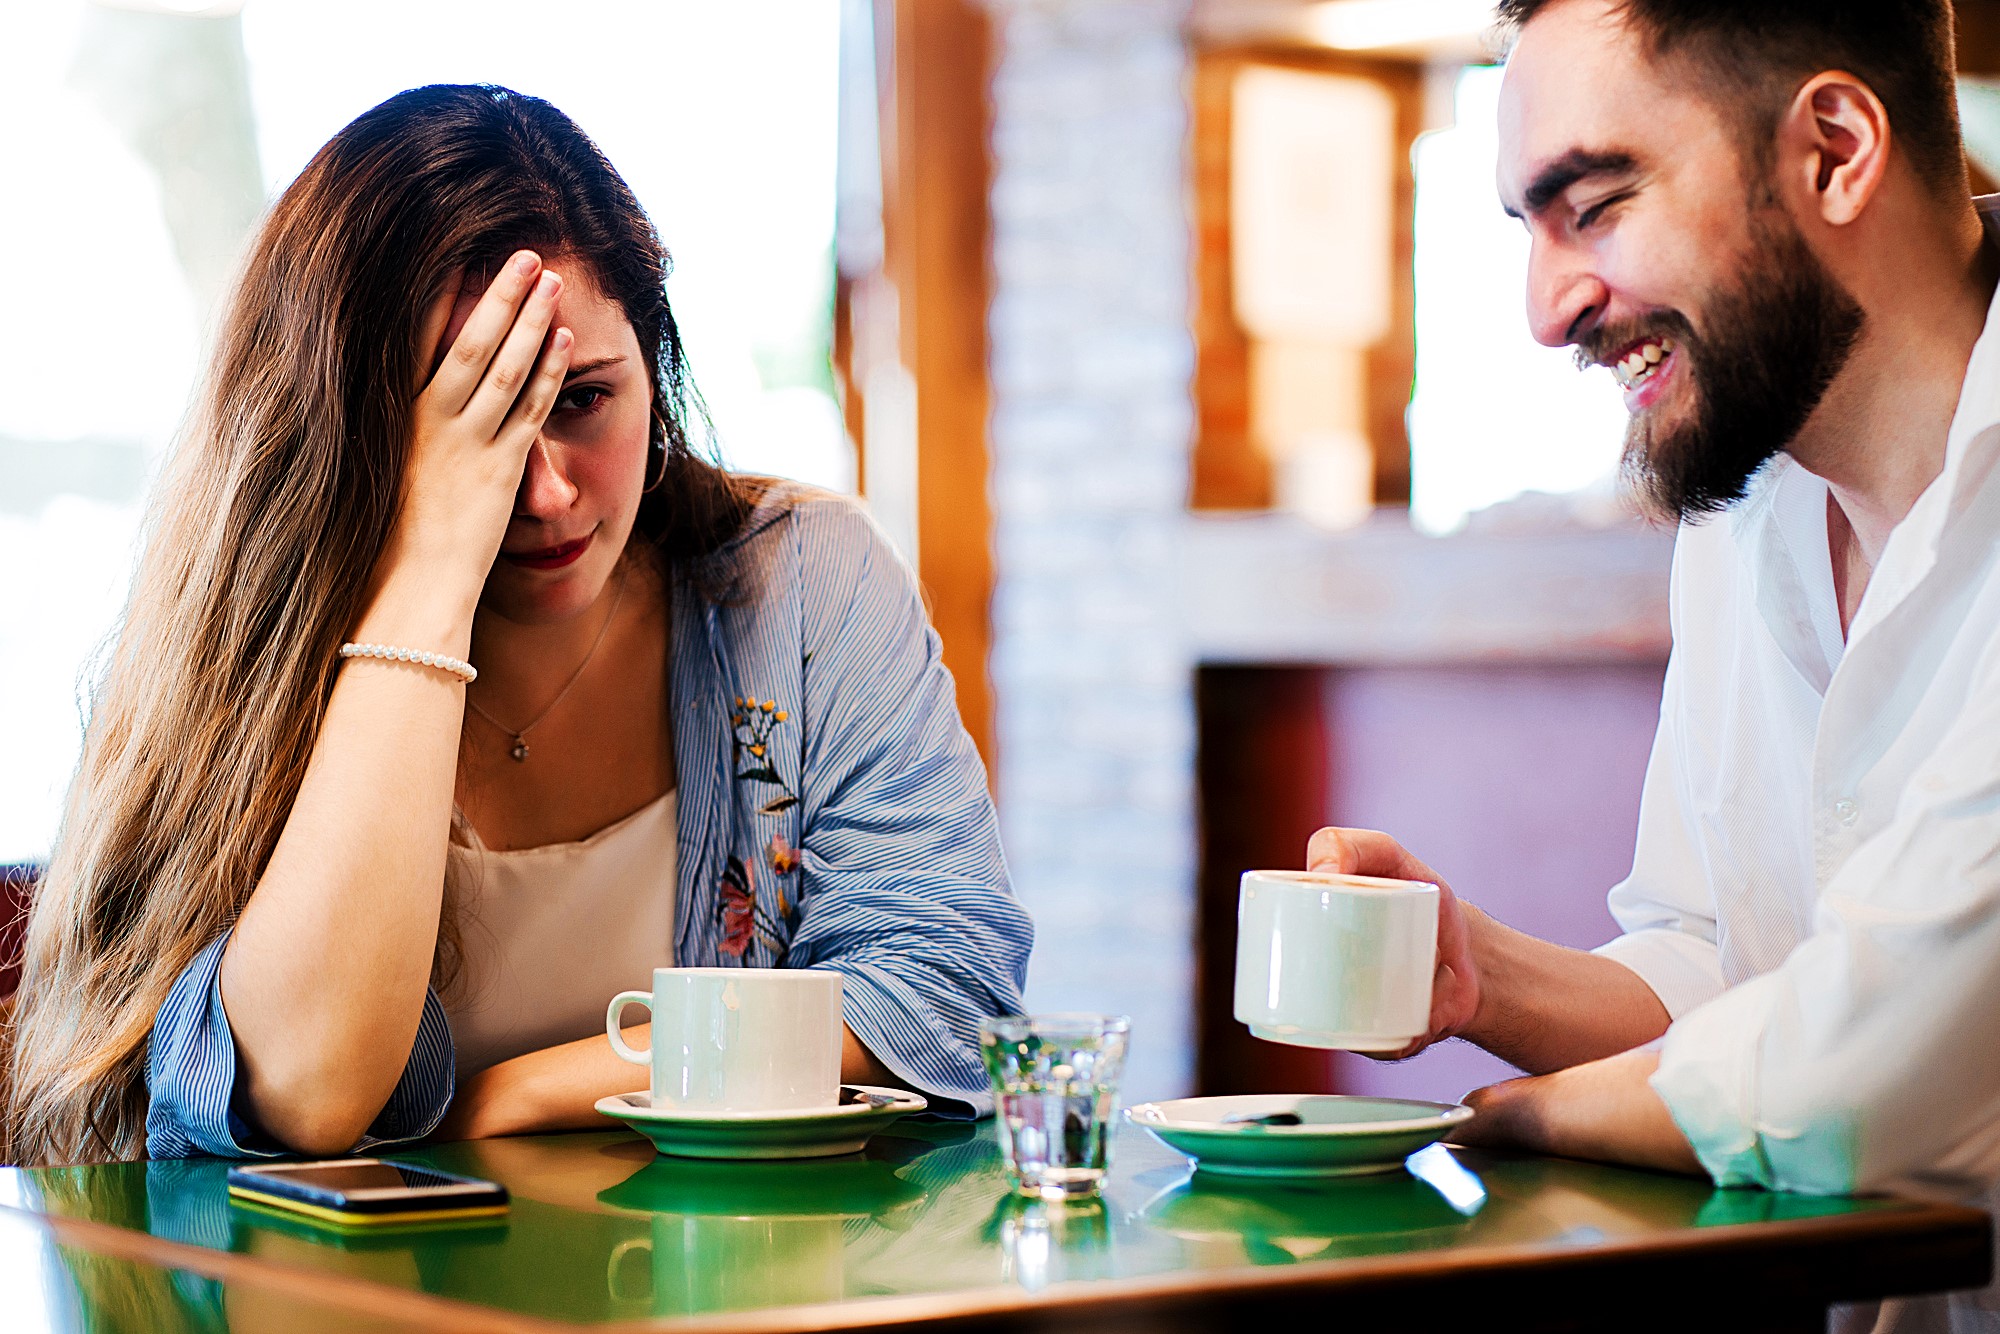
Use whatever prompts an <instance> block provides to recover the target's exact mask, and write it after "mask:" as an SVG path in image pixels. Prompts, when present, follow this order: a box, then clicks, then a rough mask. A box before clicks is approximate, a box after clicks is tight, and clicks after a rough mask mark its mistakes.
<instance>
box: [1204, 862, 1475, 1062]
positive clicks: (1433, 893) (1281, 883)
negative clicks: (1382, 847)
mask: <svg viewBox="0 0 2000 1334" xmlns="http://www.w3.org/2000/svg"><path fill="white" fill-rule="evenodd" d="M1438 897H1439V895H1438V887H1437V886H1436V885H1433V884H1430V883H1428V882H1425V881H1421V880H1381V879H1377V878H1375V877H1373V876H1360V875H1333V874H1329V873H1326V872H1321V871H1246V872H1244V873H1243V885H1242V889H1241V892H1240V895H1239V897H1238V899H1237V906H1236V1017H1237V1019H1238V1020H1240V1021H1241V1022H1243V1023H1245V1024H1248V1025H1249V1026H1250V1031H1251V1033H1253V1034H1255V1035H1256V1036H1257V1037H1260V1038H1266V1039H1268V1040H1270V1041H1272V1042H1289V1043H1292V1044H1294V1045H1296V1046H1301V1047H1332V1048H1338V1049H1340V1050H1343V1051H1400V1050H1401V1049H1402V1048H1404V1047H1407V1046H1408V1045H1409V1044H1410V1043H1412V1042H1414V1041H1415V1040H1416V1039H1418V1038H1420V1037H1422V1036H1423V1035H1424V1033H1425V1032H1427V1031H1428V1030H1429V1028H1430V1017H1431V980H1432V976H1433V974H1434V973H1435V972H1436V971H1437V928H1438Z"/></svg>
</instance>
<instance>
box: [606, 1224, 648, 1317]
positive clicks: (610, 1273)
mask: <svg viewBox="0 0 2000 1334" xmlns="http://www.w3.org/2000/svg"><path fill="white" fill-rule="evenodd" d="M642 1246H643V1247H645V1248H646V1253H647V1254H648V1255H651V1254H652V1252H653V1239H652V1238H651V1237H627V1238H625V1240H623V1241H621V1242H619V1243H618V1244H617V1245H616V1246H613V1247H612V1248H611V1258H610V1259H608V1260H606V1261H605V1263H604V1286H605V1287H606V1288H607V1289H609V1290H610V1293H611V1296H612V1297H613V1298H614V1299H615V1300H617V1301H621V1302H647V1301H651V1300H652V1299H653V1293H652V1286H653V1285H652V1283H651V1282H650V1281H649V1282H648V1283H647V1284H646V1295H645V1296H643V1297H642V1296H639V1295H637V1294H633V1295H630V1296H628V1295H626V1294H625V1293H623V1292H621V1291H619V1289H618V1271H619V1270H620V1269H622V1268H623V1267H624V1265H625V1257H626V1256H628V1255H630V1254H631V1253H632V1252H633V1251H636V1250H638V1249H639V1248H640V1247H642ZM651 1277H652V1276H651V1274H650V1272H649V1273H648V1275H647V1278H648V1279H649V1280H650V1279H651Z"/></svg>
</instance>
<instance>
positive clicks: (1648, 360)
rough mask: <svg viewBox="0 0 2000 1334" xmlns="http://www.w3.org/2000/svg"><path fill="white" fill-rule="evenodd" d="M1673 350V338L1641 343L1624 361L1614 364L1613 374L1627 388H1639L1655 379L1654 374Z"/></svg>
mask: <svg viewBox="0 0 2000 1334" xmlns="http://www.w3.org/2000/svg"><path fill="white" fill-rule="evenodd" d="M1673 350H1674V340H1673V339H1671V338H1656V339H1654V340H1653V341H1652V342H1650V343H1641V344H1640V345H1639V346H1638V347H1635V348H1633V349H1632V350H1631V351H1630V352H1628V353H1626V354H1625V356H1624V358H1623V359H1622V360H1619V361H1614V362H1612V363H1611V373H1612V374H1613V375H1615V376H1617V377H1618V383H1619V384H1620V385H1622V386H1624V387H1625V388H1627V389H1633V388H1637V387H1638V386H1639V385H1642V384H1644V383H1645V382H1646V381H1647V380H1650V379H1651V378H1652V377H1653V372H1654V371H1656V370H1658V369H1659V366H1660V363H1661V362H1663V361H1665V360H1666V359H1667V354H1668V353H1670V352H1672V351H1673Z"/></svg>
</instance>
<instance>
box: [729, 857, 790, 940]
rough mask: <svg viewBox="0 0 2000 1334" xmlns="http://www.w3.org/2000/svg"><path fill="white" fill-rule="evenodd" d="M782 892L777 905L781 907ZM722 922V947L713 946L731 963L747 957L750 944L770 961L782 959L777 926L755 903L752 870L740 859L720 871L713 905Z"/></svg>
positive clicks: (755, 893)
mask: <svg viewBox="0 0 2000 1334" xmlns="http://www.w3.org/2000/svg"><path fill="white" fill-rule="evenodd" d="M782 898H783V895H782V891H781V892H780V902H781V903H782ZM716 910H717V913H718V914H719V915H720V916H721V918H722V943H721V944H720V945H719V946H717V948H718V949H720V950H721V951H722V952H723V953H724V954H727V955H728V956H729V957H730V958H732V959H740V958H742V957H743V956H744V955H745V954H747V953H749V950H750V945H751V943H752V942H753V941H755V942H758V943H761V944H763V945H764V946H765V947H767V948H768V949H770V951H771V952H772V954H773V956H774V959H773V962H774V963H775V962H776V959H778V958H782V957H783V956H784V953H785V947H784V946H783V945H781V944H779V943H778V929H777V924H776V923H774V922H773V921H771V919H770V918H769V916H768V915H767V914H766V913H765V912H764V911H763V910H762V909H761V908H760V907H759V906H758V903H757V872H756V868H754V867H752V866H750V865H748V864H746V863H745V862H744V860H743V859H742V858H741V857H731V858H730V859H729V863H728V865H726V866H724V867H723V869H722V896H721V898H720V899H719V900H718V901H717V905H716Z"/></svg>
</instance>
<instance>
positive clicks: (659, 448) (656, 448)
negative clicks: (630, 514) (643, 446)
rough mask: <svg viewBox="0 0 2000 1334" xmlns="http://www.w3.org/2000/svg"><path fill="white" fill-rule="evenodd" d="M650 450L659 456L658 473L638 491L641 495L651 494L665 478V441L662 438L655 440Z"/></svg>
mask: <svg viewBox="0 0 2000 1334" xmlns="http://www.w3.org/2000/svg"><path fill="white" fill-rule="evenodd" d="M652 452H657V453H658V454H659V456H660V475H659V476H657V477H655V478H654V479H653V480H652V481H650V482H648V483H646V485H645V487H644V489H642V490H641V491H640V492H639V494H640V495H642V496H650V495H652V494H653V492H655V491H657V490H659V489H660V483H662V482H664V481H666V480H667V442H666V441H664V440H655V441H654V442H653V451H652Z"/></svg>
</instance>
